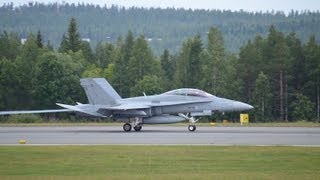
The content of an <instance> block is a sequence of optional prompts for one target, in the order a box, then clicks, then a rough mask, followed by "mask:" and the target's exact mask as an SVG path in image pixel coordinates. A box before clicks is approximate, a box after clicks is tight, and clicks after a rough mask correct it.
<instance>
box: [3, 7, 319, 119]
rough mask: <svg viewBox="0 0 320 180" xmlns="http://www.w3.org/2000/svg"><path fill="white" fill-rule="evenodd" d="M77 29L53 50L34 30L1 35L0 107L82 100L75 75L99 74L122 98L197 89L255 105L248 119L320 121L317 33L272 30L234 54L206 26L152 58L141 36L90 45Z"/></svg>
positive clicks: (73, 25) (72, 25)
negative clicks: (304, 35) (23, 37)
mask: <svg viewBox="0 0 320 180" xmlns="http://www.w3.org/2000/svg"><path fill="white" fill-rule="evenodd" d="M93 8H95V7H93ZM110 26H111V25H110ZM319 27H320V26H318V28H319ZM79 29H81V25H79V24H78V19H76V18H70V19H69V21H68V23H67V25H66V26H65V27H64V32H63V33H62V35H61V38H60V42H59V45H58V47H57V48H55V47H54V46H53V44H51V43H50V41H46V40H44V38H43V37H47V36H48V35H47V34H46V33H44V32H43V31H41V30H40V29H38V30H36V31H31V32H30V33H28V35H27V37H26V41H25V42H23V43H22V42H21V35H20V34H19V32H15V31H12V30H11V29H9V30H8V31H7V30H4V31H3V32H1V34H0V110H21V109H46V108H56V106H55V103H56V102H62V103H66V104H74V103H75V102H81V103H86V101H87V100H86V97H85V94H84V91H83V90H82V88H81V86H80V83H79V80H80V78H83V77H104V78H106V79H107V80H108V81H109V82H110V83H111V84H112V85H113V87H114V88H115V89H116V91H117V92H118V93H119V94H120V95H121V96H122V97H130V96H140V95H143V92H145V93H146V94H148V95H151V94H159V93H162V92H164V91H167V90H171V89H175V88H181V87H189V88H197V89H202V90H204V91H207V92H209V93H211V94H214V95H217V96H222V97H226V98H230V99H235V100H240V101H243V102H247V103H249V104H251V105H253V106H254V107H255V108H254V110H252V111H250V112H249V113H250V119H251V120H252V121H256V122H268V121H281V122H285V121H297V120H307V121H317V122H319V109H320V107H319V106H320V99H319V96H320V45H319V43H318V41H317V39H318V38H319V37H318V35H317V34H316V33H315V34H311V35H309V37H308V38H307V40H303V38H301V37H300V38H299V37H298V35H297V34H296V32H294V31H292V32H290V33H287V32H282V31H280V30H279V29H278V28H277V27H276V26H275V25H270V26H269V27H268V30H267V34H266V35H259V34H258V35H255V36H254V37H253V38H252V39H249V40H247V41H246V42H245V43H244V44H243V45H242V46H241V47H240V48H239V49H238V50H237V51H238V52H239V53H234V52H232V51H231V50H230V49H227V48H226V45H225V36H224V34H223V33H222V31H221V29H220V28H219V27H218V26H211V27H208V29H207V30H206V32H207V33H206V34H203V35H201V34H197V33H196V34H195V35H190V36H189V37H188V38H186V39H185V40H184V41H183V42H182V43H181V44H180V45H179V49H178V50H177V51H176V50H174V49H169V48H168V49H165V50H163V51H162V52H161V54H160V55H157V53H156V52H155V51H154V50H153V48H152V47H151V45H150V42H149V41H148V38H146V34H143V33H141V34H138V35H136V34H135V33H133V31H131V30H128V31H127V32H126V34H125V35H124V36H122V35H119V36H118V37H117V38H116V40H115V41H100V42H98V43H97V45H96V46H92V45H91V44H90V43H89V42H88V41H85V40H82V38H81V37H84V36H83V35H82V34H81V32H80V31H79ZM239 36H241V33H239ZM214 116H221V115H214ZM223 116H225V118H231V119H232V118H233V117H235V115H234V114H233V113H229V114H228V113H226V114H224V115H223ZM236 116H237V118H238V114H237V115H236ZM213 118H216V119H221V117H213Z"/></svg>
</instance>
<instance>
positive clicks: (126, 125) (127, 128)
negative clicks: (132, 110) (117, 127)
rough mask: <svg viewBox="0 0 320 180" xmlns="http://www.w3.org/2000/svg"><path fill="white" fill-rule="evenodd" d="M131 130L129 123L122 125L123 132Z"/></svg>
mask: <svg viewBox="0 0 320 180" xmlns="http://www.w3.org/2000/svg"><path fill="white" fill-rule="evenodd" d="M131 128H132V126H131V124H129V123H125V124H124V125H123V130H124V131H125V132H129V131H131Z"/></svg>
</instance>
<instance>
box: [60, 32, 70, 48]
mask: <svg viewBox="0 0 320 180" xmlns="http://www.w3.org/2000/svg"><path fill="white" fill-rule="evenodd" d="M68 50H69V45H68V39H67V37H66V35H65V34H63V35H62V40H61V43H60V47H59V49H58V52H60V53H67V52H68Z"/></svg>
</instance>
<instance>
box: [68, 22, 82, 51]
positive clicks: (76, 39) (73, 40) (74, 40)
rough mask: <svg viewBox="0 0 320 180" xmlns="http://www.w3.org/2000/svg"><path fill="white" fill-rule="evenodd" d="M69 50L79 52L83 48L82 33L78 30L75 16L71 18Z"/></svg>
mask: <svg viewBox="0 0 320 180" xmlns="http://www.w3.org/2000/svg"><path fill="white" fill-rule="evenodd" d="M67 42H68V50H71V51H72V52H77V51H79V50H80V48H81V39H80V34H79V32H78V30H77V23H76V19H75V18H71V20H70V24H69V28H68V37H67Z"/></svg>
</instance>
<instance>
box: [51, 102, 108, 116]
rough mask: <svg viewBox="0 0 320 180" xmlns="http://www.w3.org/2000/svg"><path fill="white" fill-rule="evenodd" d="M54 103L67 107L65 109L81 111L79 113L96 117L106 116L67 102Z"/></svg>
mask: <svg viewBox="0 0 320 180" xmlns="http://www.w3.org/2000/svg"><path fill="white" fill-rule="evenodd" d="M56 105H58V106H61V107H63V108H67V109H70V110H72V111H76V112H81V113H84V114H88V115H91V116H97V117H106V116H104V115H102V114H100V113H97V112H96V111H88V110H84V109H81V108H79V107H77V106H72V105H68V104H60V103H56Z"/></svg>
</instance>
